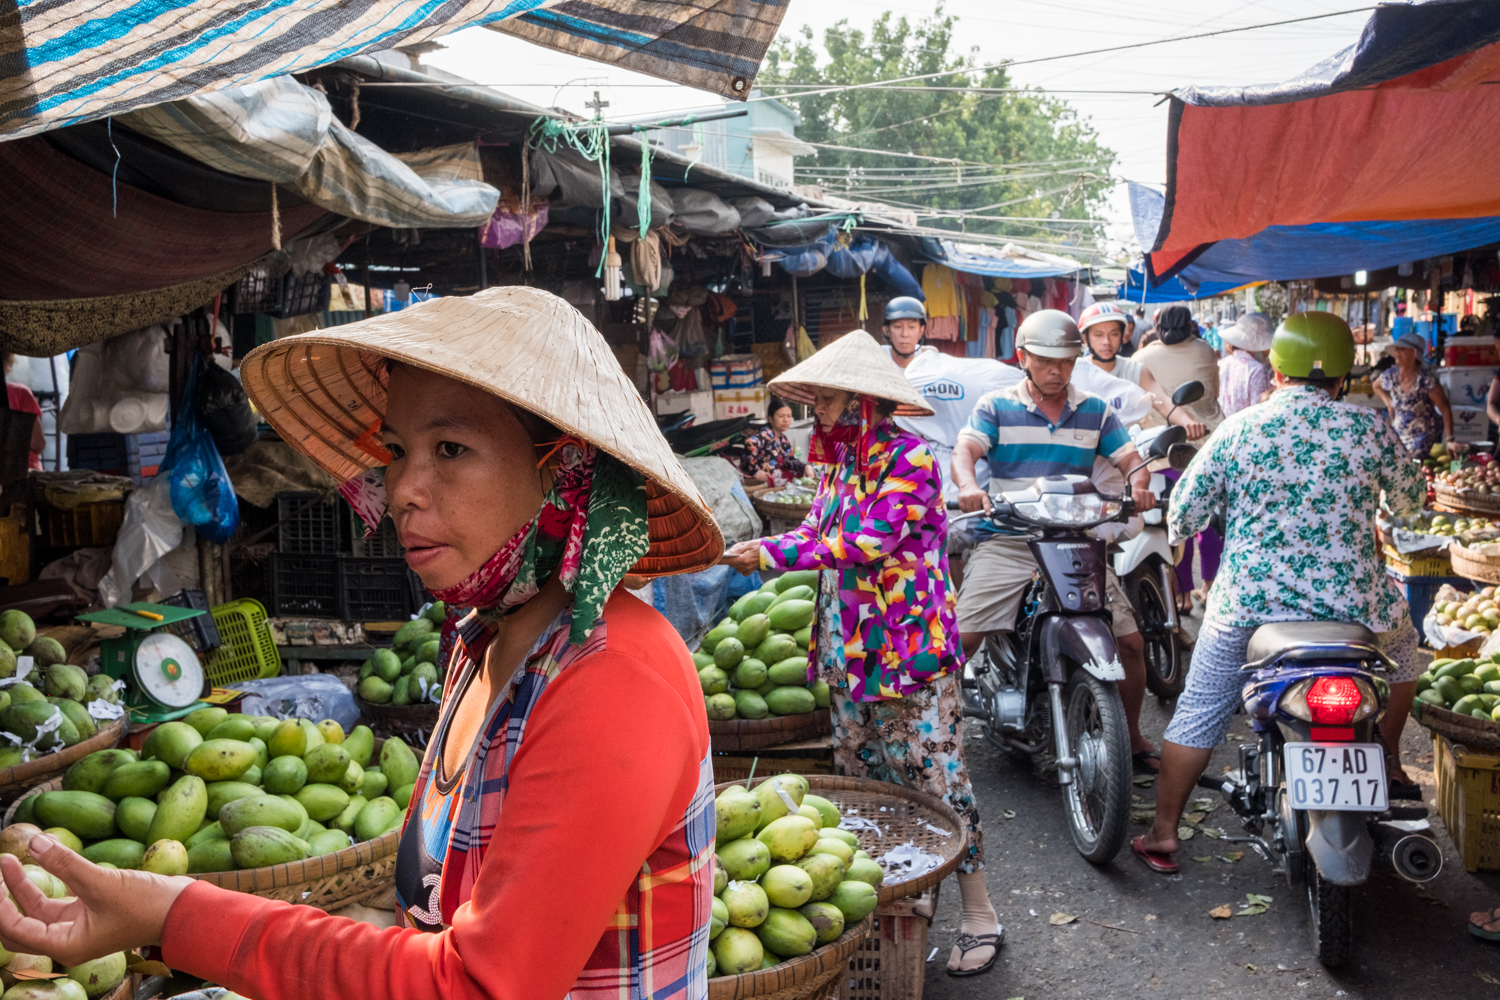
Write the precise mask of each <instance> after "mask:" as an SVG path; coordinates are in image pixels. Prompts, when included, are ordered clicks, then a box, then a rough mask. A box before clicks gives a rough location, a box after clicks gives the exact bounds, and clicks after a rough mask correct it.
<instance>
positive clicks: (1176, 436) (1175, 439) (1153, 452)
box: [1146, 425, 1187, 459]
mask: <svg viewBox="0 0 1500 1000" xmlns="http://www.w3.org/2000/svg"><path fill="white" fill-rule="evenodd" d="M1186 440H1187V431H1186V430H1184V429H1183V428H1181V427H1178V426H1176V425H1173V426H1171V427H1168V428H1167V429H1166V430H1164V431H1162V432H1161V433H1160V434H1158V435H1157V436H1156V437H1155V439H1154V440H1152V442H1151V444H1150V446H1148V447H1147V448H1146V457H1147V458H1150V459H1157V458H1164V457H1166V456H1167V455H1169V454H1171V449H1172V448H1173V447H1174V446H1176V445H1179V444H1182V443H1183V442H1184V441H1186Z"/></svg>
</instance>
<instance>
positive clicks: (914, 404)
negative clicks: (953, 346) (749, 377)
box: [767, 330, 932, 417]
mask: <svg viewBox="0 0 1500 1000" xmlns="http://www.w3.org/2000/svg"><path fill="white" fill-rule="evenodd" d="M767 384H768V385H769V387H770V388H771V389H773V390H775V392H776V394H777V395H778V396H780V397H782V398H783V399H790V400H791V401H792V402H794V403H803V404H805V405H807V406H811V405H812V404H813V390H814V389H816V388H818V387H819V386H821V387H823V388H825V389H845V390H848V391H849V392H857V393H863V394H865V395H867V396H876V397H878V398H880V399H889V400H890V401H891V402H893V403H895V404H897V406H896V412H897V413H898V414H900V415H901V416H903V417H930V416H932V407H930V406H928V405H927V404H926V403H925V402H923V401H922V395H921V393H919V392H917V390H916V389H915V388H913V387H912V384H911V383H910V382H909V381H907V378H906V375H905V373H904V372H902V371H901V369H900V368H898V367H896V362H894V361H892V360H891V359H890V356H889V355H887V354H886V353H885V352H884V351H882V350H881V349H880V345H879V344H877V343H875V338H874V337H872V336H870V335H869V334H868V333H866V332H865V331H863V330H854V331H853V332H851V333H846V334H844V335H843V336H842V337H840V338H839V339H838V340H835V341H834V342H833V343H831V344H829V345H828V346H827V347H825V348H823V349H822V350H821V351H819V352H818V353H816V354H814V355H813V356H812V357H810V358H808V359H807V360H806V361H803V362H801V363H800V364H797V365H793V366H792V367H791V368H788V369H787V370H786V371H784V372H782V373H781V374H780V375H777V376H776V377H775V378H773V379H772V380H771V381H770V382H769V383H767Z"/></svg>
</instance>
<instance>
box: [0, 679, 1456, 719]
mask: <svg viewBox="0 0 1500 1000" xmlns="http://www.w3.org/2000/svg"><path fill="white" fill-rule="evenodd" d="M1432 689H1433V690H1434V691H1436V692H1437V693H1438V694H1439V695H1441V696H1442V699H1443V701H1444V703H1446V704H1449V705H1451V704H1453V703H1454V702H1456V701H1458V700H1459V699H1460V698H1462V697H1463V696H1464V695H1465V694H1466V692H1465V691H1464V688H1463V685H1462V684H1460V683H1459V682H1458V678H1457V677H1445V676H1441V675H1439V677H1438V679H1437V680H1436V681H1434V682H1433V684H1432ZM0 718H3V716H0Z"/></svg>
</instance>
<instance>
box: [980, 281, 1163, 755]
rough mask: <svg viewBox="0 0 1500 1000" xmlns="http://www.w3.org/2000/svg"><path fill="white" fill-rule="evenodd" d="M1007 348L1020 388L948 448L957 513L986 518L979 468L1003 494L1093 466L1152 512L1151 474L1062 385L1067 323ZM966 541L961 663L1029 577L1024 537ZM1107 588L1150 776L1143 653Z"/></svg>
mask: <svg viewBox="0 0 1500 1000" xmlns="http://www.w3.org/2000/svg"><path fill="white" fill-rule="evenodd" d="M1017 341H1018V342H1019V353H1020V357H1021V361H1022V364H1023V366H1024V368H1025V377H1024V379H1023V380H1022V381H1020V382H1018V383H1016V384H1014V385H1012V386H1010V387H1009V388H1006V389H1000V390H996V391H994V392H990V393H987V394H986V395H985V396H984V397H983V398H981V399H980V400H979V401H978V403H977V405H976V406H975V407H974V411H973V414H972V415H971V416H970V418H969V423H968V426H966V427H965V428H964V429H963V430H962V431H960V432H959V435H958V442H957V444H956V445H955V446H954V449H953V469H952V474H953V481H954V483H955V484H956V485H957V486H958V490H959V493H958V503H959V507H960V508H961V509H963V510H964V511H976V510H989V509H990V497H989V493H988V492H987V491H986V490H985V489H984V488H982V487H980V486H979V484H978V482H977V478H976V474H975V469H976V466H977V465H978V464H979V463H980V462H981V461H987V462H988V464H989V472H990V477H991V483H992V484H993V488H994V489H996V490H997V491H1005V490H1013V489H1021V488H1024V487H1026V486H1029V485H1031V483H1032V482H1033V481H1034V480H1035V479H1036V478H1037V477H1039V476H1054V475H1079V476H1090V475H1092V474H1093V472H1094V460H1095V457H1096V456H1102V457H1103V458H1105V459H1106V460H1107V461H1108V462H1109V463H1111V464H1112V465H1114V466H1115V467H1116V468H1117V469H1119V470H1120V472H1121V473H1124V474H1128V475H1129V478H1130V482H1131V484H1132V486H1133V487H1134V495H1135V499H1136V503H1137V505H1138V507H1140V508H1141V509H1147V508H1149V506H1150V505H1152V504H1154V503H1155V502H1156V501H1155V499H1154V498H1153V497H1152V495H1151V493H1150V492H1149V484H1150V480H1151V474H1150V472H1149V471H1148V470H1147V469H1146V468H1145V467H1144V465H1143V464H1142V463H1141V462H1140V459H1139V457H1138V456H1137V455H1136V452H1135V449H1134V447H1133V446H1132V445H1131V443H1130V438H1129V436H1128V435H1127V434H1126V433H1125V429H1124V427H1123V426H1122V425H1121V423H1120V421H1119V419H1118V418H1117V417H1116V416H1115V414H1114V413H1113V412H1112V411H1111V409H1110V407H1109V405H1108V404H1106V403H1105V401H1104V400H1102V399H1100V398H1099V397H1098V396H1095V395H1092V394H1090V393H1088V392H1085V391H1083V390H1082V389H1080V388H1078V387H1077V386H1076V385H1074V384H1072V382H1071V379H1072V376H1073V374H1074V366H1075V362H1076V360H1077V358H1078V356H1079V355H1080V354H1081V353H1082V352H1083V341H1082V338H1081V337H1080V336H1079V334H1078V327H1077V326H1076V325H1075V324H1074V323H1073V320H1072V318H1071V317H1069V316H1068V315H1067V314H1066V313H1063V312H1059V311H1057V310H1052V309H1046V310H1042V311H1040V312H1036V313H1033V314H1032V315H1030V316H1028V317H1027V318H1026V319H1025V321H1023V322H1022V324H1021V327H1020V329H1019V330H1017ZM974 531H975V534H976V536H977V537H978V538H979V542H978V544H977V545H976V546H975V548H974V550H973V552H972V553H970V555H969V559H968V563H967V566H966V568H965V580H964V585H963V587H962V589H961V590H960V592H959V597H958V627H959V631H960V632H962V633H963V643H964V653H965V655H966V656H973V655H974V653H975V652H976V651H977V650H978V649H979V647H980V645H981V644H982V643H983V641H984V639H985V636H987V635H988V634H989V633H991V632H1009V631H1011V630H1012V629H1014V628H1015V624H1016V615H1017V613H1018V612H1019V610H1020V605H1021V597H1022V595H1023V593H1024V592H1025V590H1026V587H1027V586H1028V585H1029V584H1030V582H1031V576H1032V572H1033V571H1034V570H1035V569H1036V560H1035V558H1034V557H1033V556H1032V554H1031V550H1030V548H1029V547H1028V546H1027V544H1026V537H1025V536H1024V535H1022V534H1018V533H1014V532H1012V531H1010V530H1008V529H1006V528H1004V527H1002V526H999V525H996V524H994V523H992V522H990V521H984V520H980V521H977V522H976V523H975V528H974ZM1107 587H1108V597H1109V605H1110V612H1111V615H1112V616H1113V618H1114V633H1115V637H1116V638H1115V643H1116V647H1117V648H1118V650H1119V652H1120V664H1121V666H1122V667H1123V668H1124V669H1125V680H1124V681H1122V682H1121V683H1120V697H1121V700H1122V701H1123V702H1124V706H1125V715H1126V719H1127V721H1128V723H1129V727H1130V736H1131V744H1132V746H1131V750H1132V753H1133V754H1134V756H1135V763H1136V766H1137V767H1138V768H1139V769H1141V770H1145V771H1152V772H1154V771H1155V768H1154V767H1152V766H1151V763H1149V762H1154V761H1156V760H1157V759H1159V758H1158V757H1157V754H1156V751H1155V749H1154V748H1153V747H1152V746H1151V744H1150V743H1149V742H1148V741H1147V740H1146V738H1145V737H1144V736H1143V735H1142V734H1141V732H1140V728H1139V720H1140V712H1141V702H1142V700H1143V699H1144V698H1145V693H1146V659H1145V643H1144V640H1142V638H1141V635H1140V631H1139V628H1138V627H1137V626H1136V623H1135V617H1134V614H1133V613H1132V611H1131V607H1130V600H1129V598H1128V597H1126V595H1125V590H1124V588H1123V587H1121V586H1120V581H1119V579H1118V577H1116V576H1115V574H1114V571H1113V570H1110V571H1109V573H1108V582H1107Z"/></svg>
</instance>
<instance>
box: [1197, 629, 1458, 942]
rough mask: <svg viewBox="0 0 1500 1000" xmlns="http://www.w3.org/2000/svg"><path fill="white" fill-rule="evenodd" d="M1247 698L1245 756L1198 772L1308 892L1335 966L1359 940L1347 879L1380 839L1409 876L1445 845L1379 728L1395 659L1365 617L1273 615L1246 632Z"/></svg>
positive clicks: (1318, 936)
mask: <svg viewBox="0 0 1500 1000" xmlns="http://www.w3.org/2000/svg"><path fill="white" fill-rule="evenodd" d="M1246 659H1248V660H1249V661H1250V662H1248V663H1246V664H1245V666H1244V667H1243V668H1241V669H1242V670H1243V672H1244V673H1246V674H1248V675H1249V682H1248V683H1247V684H1246V685H1245V689H1244V692H1243V699H1244V705H1245V711H1246V712H1247V713H1248V714H1249V716H1250V719H1251V722H1252V725H1253V726H1254V729H1255V733H1256V741H1255V742H1254V743H1242V744H1240V748H1239V749H1240V766H1239V768H1238V770H1236V771H1233V772H1231V773H1229V774H1226V775H1223V776H1219V777H1211V776H1207V775H1205V776H1204V777H1202V778H1200V779H1199V780H1198V784H1199V785H1200V786H1201V787H1204V788H1212V789H1214V790H1216V791H1218V792H1220V793H1221V794H1222V795H1223V796H1224V798H1225V799H1226V800H1227V801H1228V803H1229V805H1230V807H1231V808H1232V809H1233V810H1234V812H1235V813H1236V814H1237V815H1238V816H1239V817H1240V820H1241V822H1242V824H1243V825H1244V828H1245V830H1246V831H1247V832H1248V833H1249V834H1250V836H1248V837H1226V838H1225V839H1227V840H1234V841H1240V842H1245V843H1248V844H1249V845H1250V846H1251V847H1252V848H1254V849H1255V850H1256V851H1257V852H1258V853H1260V854H1261V855H1262V856H1263V857H1264V858H1265V859H1266V860H1267V861H1269V862H1271V863H1272V864H1273V865H1276V866H1277V867H1278V869H1279V870H1280V872H1281V873H1282V874H1283V875H1285V876H1286V879H1287V882H1288V883H1289V884H1290V885H1292V886H1294V887H1295V886H1301V887H1302V888H1303V889H1304V891H1305V892H1306V896H1307V910H1308V919H1309V924H1310V930H1311V939H1312V948H1313V951H1314V953H1315V954H1316V955H1317V957H1318V960H1319V961H1320V962H1321V963H1322V964H1323V965H1325V966H1327V967H1329V968H1336V967H1338V966H1340V965H1343V964H1344V963H1346V962H1347V961H1348V960H1349V955H1350V949H1351V946H1352V944H1353V930H1352V925H1353V912H1352V905H1351V900H1350V895H1351V889H1352V887H1354V886H1357V885H1360V884H1362V883H1363V882H1364V881H1365V880H1366V879H1367V878H1368V877H1369V874H1370V866H1371V864H1372V861H1373V859H1374V856H1375V854H1376V851H1377V846H1378V848H1379V850H1380V853H1381V854H1382V856H1383V857H1385V858H1386V859H1388V860H1389V861H1390V863H1391V865H1392V866H1393V867H1394V868H1395V870H1396V872H1397V873H1398V874H1399V875H1401V876H1402V877H1403V878H1406V879H1409V880H1411V881H1413V882H1426V881H1429V880H1431V879H1433V878H1436V877H1437V875H1438V872H1440V871H1441V870H1442V867H1443V854H1442V851H1441V850H1440V849H1439V848H1438V845H1437V844H1436V843H1435V842H1434V841H1433V840H1432V838H1431V837H1430V836H1428V832H1429V831H1430V829H1431V827H1430V826H1429V825H1428V823H1427V810H1426V809H1425V808H1423V807H1422V806H1421V805H1420V804H1418V805H1413V806H1405V807H1403V806H1392V805H1391V804H1390V802H1389V786H1388V782H1387V779H1386V771H1385V747H1384V746H1383V745H1382V743H1381V742H1380V733H1379V730H1378V728H1377V726H1378V724H1379V722H1380V719H1381V717H1382V716H1383V715H1384V714H1385V706H1386V703H1387V701H1388V699H1389V696H1390V686H1389V684H1387V683H1386V681H1385V680H1384V678H1382V677H1381V676H1379V675H1380V674H1383V673H1386V672H1387V671H1392V670H1395V669H1396V664H1394V663H1393V662H1391V661H1390V660H1389V659H1388V658H1387V657H1386V656H1385V655H1384V654H1382V653H1381V652H1380V650H1379V649H1378V648H1377V646H1376V640H1375V635H1374V634H1373V633H1372V632H1370V631H1369V630H1368V629H1366V628H1365V627H1364V626H1363V625H1358V624H1346V623H1343V622H1277V623H1274V624H1270V625H1262V626H1261V627H1260V628H1258V629H1257V630H1256V631H1255V634H1254V635H1253V636H1252V637H1251V639H1250V645H1249V648H1248V650H1247V652H1246Z"/></svg>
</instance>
